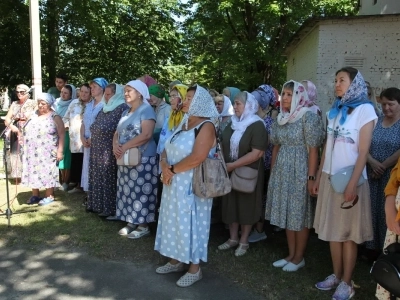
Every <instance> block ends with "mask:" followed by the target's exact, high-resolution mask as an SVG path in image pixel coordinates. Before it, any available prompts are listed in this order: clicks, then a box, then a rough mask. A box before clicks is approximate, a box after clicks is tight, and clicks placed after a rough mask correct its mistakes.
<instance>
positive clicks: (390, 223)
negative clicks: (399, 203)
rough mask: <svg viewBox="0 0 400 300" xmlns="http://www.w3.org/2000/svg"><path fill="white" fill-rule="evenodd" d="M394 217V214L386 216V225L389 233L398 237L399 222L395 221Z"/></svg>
mask: <svg viewBox="0 0 400 300" xmlns="http://www.w3.org/2000/svg"><path fill="white" fill-rule="evenodd" d="M394 211H395V212H396V208H394ZM396 215H397V214H396V213H394V214H386V225H387V228H388V229H389V230H390V231H392V232H394V233H395V234H397V235H400V221H396Z"/></svg>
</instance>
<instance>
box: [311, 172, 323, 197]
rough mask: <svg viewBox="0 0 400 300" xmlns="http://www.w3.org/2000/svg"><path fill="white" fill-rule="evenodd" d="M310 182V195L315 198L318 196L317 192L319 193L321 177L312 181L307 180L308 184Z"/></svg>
mask: <svg viewBox="0 0 400 300" xmlns="http://www.w3.org/2000/svg"><path fill="white" fill-rule="evenodd" d="M310 181H311V182H312V183H313V186H312V190H311V193H310V195H311V196H317V195H318V192H319V183H320V181H321V177H320V176H317V178H315V180H314V181H312V180H309V182H310Z"/></svg>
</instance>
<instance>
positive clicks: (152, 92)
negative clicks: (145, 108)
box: [149, 84, 165, 99]
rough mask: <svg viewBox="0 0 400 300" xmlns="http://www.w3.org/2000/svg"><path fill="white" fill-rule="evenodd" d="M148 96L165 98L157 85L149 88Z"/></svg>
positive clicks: (163, 91)
mask: <svg viewBox="0 0 400 300" xmlns="http://www.w3.org/2000/svg"><path fill="white" fill-rule="evenodd" d="M149 94H150V95H153V96H155V97H157V98H159V99H163V98H164V97H165V90H164V89H163V87H162V86H161V85H159V84H153V85H151V86H149Z"/></svg>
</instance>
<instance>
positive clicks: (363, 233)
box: [314, 172, 374, 244]
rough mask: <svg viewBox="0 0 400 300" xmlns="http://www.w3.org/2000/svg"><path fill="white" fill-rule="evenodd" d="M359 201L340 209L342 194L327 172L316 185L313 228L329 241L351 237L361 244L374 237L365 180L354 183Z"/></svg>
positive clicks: (367, 186)
mask: <svg viewBox="0 0 400 300" xmlns="http://www.w3.org/2000/svg"><path fill="white" fill-rule="evenodd" d="M357 195H358V198H359V200H358V203H357V204H356V205H354V206H353V207H352V208H350V209H342V208H341V204H342V203H343V201H344V197H343V194H338V193H336V192H335V191H334V190H333V188H332V185H331V183H330V180H329V175H328V174H327V173H324V172H323V173H322V175H321V181H320V185H319V192H318V199H317V208H316V211H315V219H314V228H315V232H316V233H317V234H318V238H319V239H321V240H324V241H329V242H345V241H353V242H355V243H357V244H361V243H363V242H366V241H370V240H372V239H373V237H374V236H373V231H372V216H371V201H370V191H369V184H368V181H366V182H365V183H363V184H362V185H360V186H359V187H357Z"/></svg>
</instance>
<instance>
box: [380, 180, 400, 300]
mask: <svg viewBox="0 0 400 300" xmlns="http://www.w3.org/2000/svg"><path fill="white" fill-rule="evenodd" d="M396 208H397V211H398V210H399V209H400V187H399V190H398V191H397V195H396ZM395 242H396V234H395V233H394V232H393V231H390V230H389V229H388V230H387V231H386V238H385V244H384V246H383V248H386V247H387V246H389V245H391V244H393V243H395ZM375 296H376V298H378V299H379V300H390V294H389V292H388V291H387V290H385V289H384V288H383V287H381V286H380V285H379V284H378V286H377V287H376V294H375ZM396 299H397V300H400V298H396Z"/></svg>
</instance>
